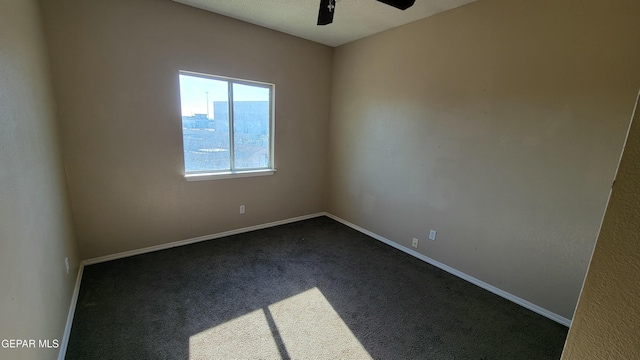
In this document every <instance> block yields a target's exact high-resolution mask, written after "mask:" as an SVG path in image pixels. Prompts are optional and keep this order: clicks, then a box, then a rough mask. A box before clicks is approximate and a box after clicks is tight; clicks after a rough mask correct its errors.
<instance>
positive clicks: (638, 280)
mask: <svg viewBox="0 0 640 360" xmlns="http://www.w3.org/2000/svg"><path fill="white" fill-rule="evenodd" d="M638 334H640V109H638V107H637V105H636V111H635V118H634V119H633V123H632V127H631V130H630V132H629V138H628V139H627V143H626V146H625V149H624V153H623V155H622V160H621V162H620V169H619V170H618V174H617V176H616V182H615V185H614V187H613V190H612V192H611V199H610V200H609V204H608V206H607V211H606V213H605V216H604V220H603V222H602V229H601V230H600V235H599V236H598V241H597V243H596V247H595V250H594V252H593V257H592V259H591V264H590V265H589V271H588V273H587V278H586V279H585V283H584V288H583V289H582V293H581V295H580V300H579V301H578V307H577V309H576V313H575V316H574V318H573V323H572V324H571V328H570V329H569V334H568V336H567V342H566V345H565V349H564V352H563V354H562V359H566V360H569V359H640V337H638Z"/></svg>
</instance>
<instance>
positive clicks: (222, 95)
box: [180, 74, 231, 172]
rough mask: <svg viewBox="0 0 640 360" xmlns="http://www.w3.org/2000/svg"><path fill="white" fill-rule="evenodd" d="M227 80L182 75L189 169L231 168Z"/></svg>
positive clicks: (185, 146) (186, 163) (181, 89)
mask: <svg viewBox="0 0 640 360" xmlns="http://www.w3.org/2000/svg"><path fill="white" fill-rule="evenodd" d="M228 86H229V85H228V83H227V82H226V81H222V80H213V79H206V78H201V77H197V76H188V75H182V74H181V75H180V102H181V107H182V138H183V144H184V166H185V171H186V172H193V171H206V170H229V169H230V168H231V164H230V152H229V149H230V147H229V103H228V90H229V88H228Z"/></svg>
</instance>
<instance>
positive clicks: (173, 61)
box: [41, 0, 333, 258]
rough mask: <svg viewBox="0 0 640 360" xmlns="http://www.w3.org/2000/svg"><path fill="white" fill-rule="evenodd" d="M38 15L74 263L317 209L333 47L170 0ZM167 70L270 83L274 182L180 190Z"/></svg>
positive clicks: (63, 6)
mask: <svg viewBox="0 0 640 360" xmlns="http://www.w3.org/2000/svg"><path fill="white" fill-rule="evenodd" d="M41 4H42V6H43V18H44V24H45V28H46V30H47V40H48V43H49V49H50V56H51V62H52V72H53V80H54V89H55V95H56V100H57V103H58V108H59V114H60V118H61V139H62V145H63V156H64V159H65V164H66V166H67V176H68V181H69V192H70V196H71V204H72V207H73V211H74V219H75V229H76V235H77V237H78V241H79V244H80V250H81V255H82V257H83V258H91V257H96V256H102V255H108V254H113V253H117V252H121V251H128V250H132V249H138V248H143V247H147V246H153V245H158V244H163V243H167V242H172V241H178V240H184V239H189V238H193V237H198V236H204V235H208V234H215V233H219V232H223V231H228V230H232V229H238V228H242V227H246V226H252V225H256V224H264V223H268V222H272V221H277V220H282V219H287V218H292V217H296V216H301V215H306V214H310V213H315V212H318V211H323V210H324V209H325V208H326V205H325V204H326V201H325V198H326V182H325V179H326V176H325V172H326V158H327V149H326V147H327V137H328V121H329V120H328V117H329V100H330V90H331V88H330V84H331V59H332V54H333V50H332V49H331V48H329V47H327V46H324V45H319V44H315V43H312V42H310V41H306V40H302V39H300V38H296V37H293V36H290V35H285V34H282V33H278V32H275V31H272V30H267V29H265V28H261V27H258V26H255V25H251V24H247V23H243V22H240V21H237V20H234V19H230V18H227V17H224V16H220V15H216V14H213V13H210V12H207V11H204V10H199V9H195V8H192V7H188V6H186V5H183V4H178V3H175V2H172V1H157V0H137V1H121V0H120V1H112V0H89V1H86V0H62V1H60V0H51V1H49V0H43V1H41ZM179 70H187V71H195V72H200V73H207V74H214V75H222V76H228V77H235V78H240V79H249V80H255V81H262V82H267V83H273V84H275V165H276V169H277V172H276V174H275V175H272V176H261V177H251V178H240V179H238V178H236V179H226V180H215V181H199V182H187V181H186V180H185V178H184V176H183V174H184V164H183V148H182V123H181V110H180V94H179V83H178V71H179ZM240 205H245V206H246V213H245V214H243V215H240V214H239V206H240Z"/></svg>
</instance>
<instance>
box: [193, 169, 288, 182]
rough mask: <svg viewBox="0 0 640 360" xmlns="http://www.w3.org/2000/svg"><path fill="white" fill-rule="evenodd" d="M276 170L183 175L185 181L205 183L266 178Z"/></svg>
mask: <svg viewBox="0 0 640 360" xmlns="http://www.w3.org/2000/svg"><path fill="white" fill-rule="evenodd" d="M275 172H276V169H261V170H249V171H225V172H216V173H192V174H185V176H184V177H185V179H187V181H205V180H222V179H233V178H243V177H253V176H266V175H273V174H274V173H275Z"/></svg>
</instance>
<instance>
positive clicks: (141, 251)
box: [58, 212, 571, 360]
mask: <svg viewBox="0 0 640 360" xmlns="http://www.w3.org/2000/svg"><path fill="white" fill-rule="evenodd" d="M319 216H327V217H329V218H331V219H333V220H335V221H338V222H340V223H342V224H344V225H346V226H348V227H350V228H352V229H354V230H357V231H359V232H361V233H363V234H365V235H368V236H370V237H372V238H374V239H376V240H379V241H382V242H383V243H385V244H387V245H389V246H392V247H394V248H396V249H398V250H400V251H403V252H405V253H407V254H409V255H412V256H414V257H416V258H418V259H420V260H422V261H424V262H426V263H429V264H431V265H433V266H435V267H437V268H440V269H442V270H444V271H446V272H448V273H450V274H452V275H455V276H457V277H459V278H461V279H463V280H466V281H468V282H470V283H472V284H475V285H477V286H479V287H481V288H483V289H485V290H488V291H490V292H492V293H494V294H496V295H498V296H501V297H503V298H505V299H507V300H510V301H512V302H514V303H516V304H518V305H521V306H523V307H525V308H527V309H529V310H531V311H533V312H535V313H538V314H540V315H542V316H545V317H547V318H549V319H551V320H554V321H556V322H558V323H560V324H562V325H565V326H567V327H568V326H570V325H571V320H569V319H567V318H565V317H562V316H560V315H558V314H555V313H553V312H551V311H549V310H546V309H544V308H542V307H540V306H538V305H536V304H533V303H531V302H529V301H527V300H524V299H522V298H519V297H517V296H515V295H513V294H510V293H508V292H506V291H504V290H501V289H498V288H497V287H495V286H493V285H490V284H487V283H485V282H484V281H482V280H478V279H476V278H474V277H473V276H470V275H467V274H465V273H463V272H461V271H458V270H456V269H454V268H452V267H450V266H448V265H445V264H443V263H441V262H438V261H436V260H434V259H431V258H429V257H427V256H424V255H422V254H420V253H419V252H417V251H414V250H411V249H409V248H406V247H404V246H402V245H399V244H397V243H395V242H393V241H391V240H389V239H387V238H385V237H382V236H380V235H378V234H376V233H373V232H371V231H369V230H366V229H364V228H362V227H360V226H358V225H355V224H353V223H350V222H348V221H346V220H344V219H341V218H339V217H337V216H335V215H333V214H330V213H327V212H319V213H315V214H309V215H304V216H298V217H294V218H290V219H285V220H280V221H274V222H270V223H266V224H260V225H254V226H249V227H244V228H240V229H236V230H230V231H225V232H221V233H217V234H211V235H204V236H199V237H195V238H191V239H186V240H180V241H174V242H171V243H167V244H161V245H156V246H150V247H146V248H142V249H136V250H131V251H124V252H120V253H116V254H112V255H106V256H100V257H96V258H91V259H87V260H83V261H82V262H81V263H80V267H79V269H78V276H77V277H76V284H75V287H74V289H73V295H72V297H71V304H70V306H69V315H68V316H67V324H66V326H65V329H64V335H63V337H62V342H61V343H60V352H59V353H58V360H64V358H65V356H66V353H67V346H68V344H69V336H70V335H71V325H72V324H73V317H74V315H75V310H76V304H77V303H78V294H79V292H80V283H81V281H82V274H83V272H84V267H85V266H87V265H92V264H98V263H101V262H105V261H110V260H116V259H122V258H126V257H130V256H134V255H140V254H146V253H150V252H154V251H158V250H165V249H170V248H174V247H178V246H183V245H188V244H193V243H197V242H201V241H206V240H213V239H219V238H222V237H226V236H231V235H237V234H242V233H246V232H249V231H254V230H261V229H266V228H270V227H274V226H278V225H284V224H289V223H292V222H296V221H301V220H307V219H312V218H316V217H319Z"/></svg>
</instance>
